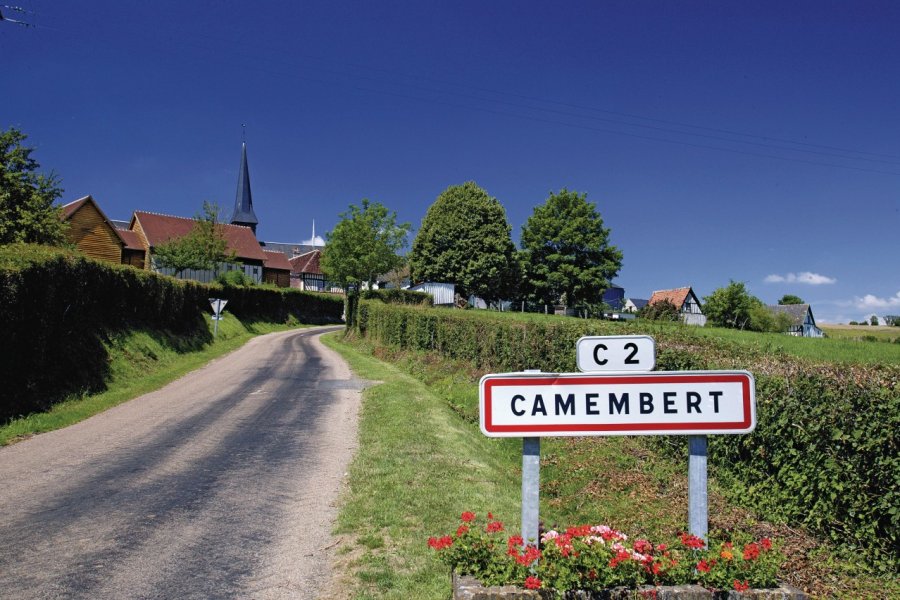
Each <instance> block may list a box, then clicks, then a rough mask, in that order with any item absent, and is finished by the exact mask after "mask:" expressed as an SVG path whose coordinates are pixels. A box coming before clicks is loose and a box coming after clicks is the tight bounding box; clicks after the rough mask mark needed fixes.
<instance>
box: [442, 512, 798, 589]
mask: <svg viewBox="0 0 900 600" xmlns="http://www.w3.org/2000/svg"><path fill="white" fill-rule="evenodd" d="M460 518H461V524H460V526H459V528H458V529H457V530H456V534H455V535H452V536H451V535H445V536H443V537H432V538H429V540H428V545H429V546H431V547H432V548H434V549H435V550H436V551H437V552H438V555H439V556H440V558H441V560H442V561H443V562H444V564H446V565H447V566H449V567H450V568H451V569H452V570H454V571H457V572H459V573H461V574H466V575H472V576H474V577H476V578H477V579H479V580H480V581H481V582H482V583H483V584H485V585H503V584H516V585H522V586H524V587H526V588H528V589H540V588H544V589H551V590H555V591H556V592H557V593H559V594H562V593H564V592H565V591H567V590H587V591H599V590H603V589H608V588H612V587H618V586H626V587H638V586H640V585H645V584H652V585H665V584H685V583H698V584H700V585H703V586H705V587H707V588H712V589H734V590H737V591H743V590H746V589H749V588H750V587H771V586H773V585H775V584H777V575H778V567H779V565H780V564H781V562H782V560H783V557H782V555H781V554H780V553H779V552H778V551H777V550H776V549H775V548H774V545H773V543H772V541H771V540H770V539H768V538H763V539H761V540H750V539H739V540H738V539H735V540H733V541H727V542H720V543H717V544H710V546H709V547H708V548H707V547H706V544H705V543H704V541H703V540H702V539H700V538H697V537H694V536H692V535H689V534H686V533H685V534H682V535H681V536H680V538H679V539H678V540H676V541H674V542H673V543H671V544H653V543H651V542H650V541H649V540H643V539H636V540H634V541H630V540H629V539H628V536H627V535H625V534H624V533H622V532H621V531H616V530H615V529H612V528H610V527H607V526H605V525H593V526H591V525H583V526H579V527H570V528H568V529H566V530H565V531H563V532H559V531H555V530H550V531H547V532H545V533H544V534H543V535H542V536H541V540H540V546H535V545H525V544H524V542H523V540H522V538H521V537H519V536H507V534H506V533H505V532H504V528H503V524H502V523H501V522H500V521H498V520H496V519H494V516H493V515H492V514H491V513H488V515H487V522H486V523H485V524H481V523H480V522H479V520H478V518H477V516H476V515H475V514H474V513H471V512H464V513H462V515H461V517H460Z"/></svg>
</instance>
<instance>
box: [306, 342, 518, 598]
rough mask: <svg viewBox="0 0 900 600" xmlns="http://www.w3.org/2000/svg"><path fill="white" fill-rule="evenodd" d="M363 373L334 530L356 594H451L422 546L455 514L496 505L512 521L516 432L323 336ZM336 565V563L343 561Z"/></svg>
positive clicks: (448, 526)
mask: <svg viewBox="0 0 900 600" xmlns="http://www.w3.org/2000/svg"><path fill="white" fill-rule="evenodd" d="M323 341H325V343H326V344H327V345H328V346H330V347H332V348H334V349H335V350H337V351H338V352H340V353H341V355H342V356H343V357H344V358H345V359H346V360H347V361H348V362H349V363H350V365H351V367H352V369H353V371H354V372H355V373H356V374H357V375H358V376H360V377H363V378H366V379H369V380H372V381H381V382H382V383H379V384H377V385H375V386H374V387H371V388H369V389H368V390H366V392H365V393H364V401H363V406H362V410H361V413H360V422H359V443H360V446H359V450H358V452H357V454H356V457H355V458H354V460H353V463H352V465H351V467H350V471H349V489H348V490H347V492H346V494H345V496H344V498H343V501H342V506H341V511H340V515H339V517H338V521H337V526H336V529H335V533H336V534H338V535H342V536H345V539H344V542H343V544H344V547H343V548H342V549H341V550H339V554H343V558H342V559H341V561H342V562H343V563H344V565H343V566H344V567H345V569H346V570H348V571H349V572H350V573H352V574H353V580H352V581H351V582H349V583H350V585H351V586H352V587H353V589H354V597H355V598H360V599H362V598H417V599H422V600H426V599H429V598H436V599H437V598H440V599H444V598H447V596H448V593H449V573H447V571H446V570H445V569H444V568H443V567H442V566H441V564H440V562H439V561H438V560H437V557H436V555H435V553H434V552H433V551H432V550H431V549H430V548H429V547H428V546H427V544H426V542H427V540H428V537H429V536H432V535H437V536H439V535H444V534H447V533H453V532H454V531H455V530H456V528H457V526H458V525H459V516H460V514H461V513H462V512H463V511H466V510H470V511H473V512H475V513H477V514H479V515H481V516H482V517H484V515H485V514H486V513H487V512H489V511H492V512H494V513H495V514H496V515H498V517H499V516H500V515H502V517H503V518H505V519H506V520H505V521H504V525H505V526H506V528H507V530H510V531H518V528H519V523H518V520H519V519H518V510H519V508H518V496H519V492H518V485H519V483H518V482H519V480H518V472H517V469H516V461H515V457H516V456H517V452H519V449H520V444H517V442H518V440H494V439H489V438H486V437H484V436H482V435H481V434H480V432H479V431H478V430H477V429H475V428H472V427H470V426H468V425H467V424H466V423H465V422H464V421H462V420H461V419H459V418H458V417H457V416H456V415H454V413H453V411H452V409H450V408H449V407H448V406H447V404H446V403H444V402H443V400H442V399H441V398H440V397H439V396H438V395H436V394H435V393H434V392H432V391H431V390H430V389H429V387H428V386H427V385H425V384H424V383H422V382H421V381H419V380H417V379H415V378H414V377H412V376H410V375H408V374H406V373H403V372H402V371H401V370H400V369H399V368H397V367H396V366H394V365H391V364H388V363H385V362H382V361H380V360H377V359H375V358H374V357H372V356H371V353H370V352H369V351H366V350H365V349H363V348H360V347H357V346H356V345H354V344H350V343H348V342H347V341H345V340H343V339H341V338H340V334H332V335H327V336H324V337H323ZM345 569H342V570H345Z"/></svg>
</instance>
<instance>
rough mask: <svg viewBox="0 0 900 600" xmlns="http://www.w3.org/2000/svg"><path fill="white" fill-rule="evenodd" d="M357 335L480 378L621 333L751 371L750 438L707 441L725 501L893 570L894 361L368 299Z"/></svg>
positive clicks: (634, 325)
mask: <svg viewBox="0 0 900 600" xmlns="http://www.w3.org/2000/svg"><path fill="white" fill-rule="evenodd" d="M356 327H357V329H358V331H359V332H360V333H361V334H362V335H364V336H366V337H368V338H371V339H372V340H373V341H374V342H375V343H380V344H385V345H391V346H396V347H399V348H407V349H411V350H418V351H426V352H435V353H438V354H440V355H441V356H443V357H445V358H447V359H451V360H462V361H467V362H468V363H470V364H471V365H472V366H473V367H474V370H476V371H477V372H479V373H488V372H497V373H499V372H509V371H520V370H524V369H541V370H543V371H546V372H571V371H575V368H576V366H575V342H576V341H577V340H578V338H579V337H581V336H584V335H623V334H628V333H642V334H652V335H653V336H654V337H655V339H656V342H657V368H658V369H660V370H686V369H690V370H697V369H735V368H741V369H747V370H749V371H751V372H752V373H753V374H754V376H755V378H756V382H757V414H758V425H757V428H756V430H755V431H754V432H753V433H752V434H749V435H737V436H729V435H722V436H711V438H710V439H711V441H710V462H711V463H712V464H713V465H714V467H715V469H716V473H717V474H718V475H719V477H720V479H721V480H722V481H723V482H724V483H725V484H726V487H727V489H728V490H729V491H730V493H731V495H732V496H733V497H734V498H737V499H739V500H740V502H741V503H742V504H744V505H746V506H750V507H753V508H756V509H758V510H759V511H760V512H761V514H762V515H763V516H764V517H765V518H769V519H776V520H786V521H788V522H790V523H794V524H799V525H803V526H805V527H808V528H809V529H810V530H811V531H813V532H815V533H818V534H822V535H827V536H830V537H831V538H832V539H834V540H835V541H836V542H838V543H839V544H841V545H843V547H844V548H848V549H854V548H865V549H866V550H867V551H868V552H869V553H870V555H871V556H872V557H873V558H874V561H875V562H876V563H877V565H878V566H879V567H880V568H882V569H892V568H893V569H896V568H897V565H898V564H900V452H898V444H900V442H898V435H897V432H898V431H900V393H898V389H897V387H898V382H900V366H898V365H875V366H863V365H840V367H838V366H835V365H831V364H814V363H811V362H807V361H802V360H800V359H797V358H794V357H791V356H788V355H785V354H784V353H783V352H782V351H780V349H778V348H765V349H762V348H756V347H750V346H743V345H741V344H738V343H735V342H731V341H728V340H724V339H718V338H713V337H707V336H701V335H699V334H697V333H695V332H694V331H692V330H691V328H688V327H685V326H681V325H661V324H656V323H654V322H650V321H643V322H626V323H613V322H609V321H592V320H574V319H552V318H542V319H533V318H522V319H519V318H517V317H513V316H512V315H496V313H494V314H491V313H488V312H487V311H448V310H442V309H425V308H421V307H406V306H397V305H388V304H384V303H381V302H372V301H366V300H363V301H361V302H360V306H359V318H358V321H357V325H356ZM654 439H655V440H657V441H658V443H660V445H661V447H668V446H671V444H666V443H665V441H666V438H654ZM680 439H681V440H682V441H683V438H680Z"/></svg>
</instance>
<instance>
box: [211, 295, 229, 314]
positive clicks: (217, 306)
mask: <svg viewBox="0 0 900 600" xmlns="http://www.w3.org/2000/svg"><path fill="white" fill-rule="evenodd" d="M209 303H210V305H212V309H213V314H215V315H219V314H222V311H223V310H225V305H226V304H228V300H222V299H220V298H210V299H209Z"/></svg>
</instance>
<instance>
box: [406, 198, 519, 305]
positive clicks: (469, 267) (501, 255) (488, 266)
mask: <svg viewBox="0 0 900 600" xmlns="http://www.w3.org/2000/svg"><path fill="white" fill-rule="evenodd" d="M511 231H512V228H511V227H510V226H509V223H508V222H507V220H506V211H505V210H504V209H503V206H502V205H501V204H500V202H498V201H497V199H496V198H492V197H491V196H489V195H488V194H487V192H486V191H484V190H483V189H482V188H480V187H478V185H476V184H475V182H473V181H469V182H466V183H464V184H462V185H453V186H450V187H448V188H447V189H446V190H444V191H443V192H442V193H441V195H440V196H438V197H437V200H435V201H434V204H432V205H431V206H430V207H429V208H428V212H427V213H426V214H425V218H424V219H422V227H421V228H420V229H419V233H418V234H417V235H416V239H415V240H413V245H412V251H411V252H410V254H409V267H410V273H411V276H412V279H413V281H417V282H421V281H440V282H450V283H453V284H455V285H456V291H457V292H458V293H459V294H460V295H461V296H463V297H468V296H469V295H470V294H475V295H476V296H478V297H480V298H482V299H484V300H485V301H486V302H495V301H497V300H500V299H502V298H508V297H510V296H512V295H513V293H514V289H515V285H516V282H517V279H518V262H517V261H516V249H515V246H514V245H513V242H512V239H511V237H510V232H511Z"/></svg>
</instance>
